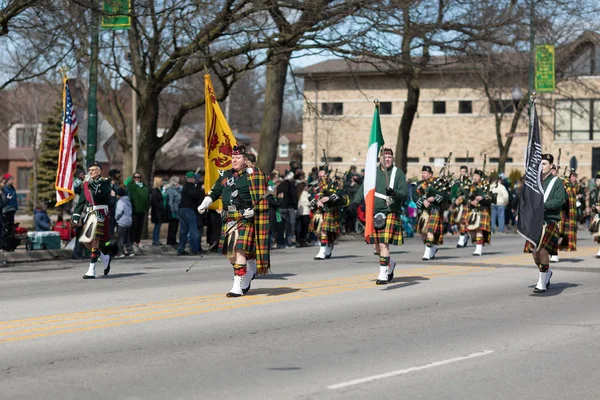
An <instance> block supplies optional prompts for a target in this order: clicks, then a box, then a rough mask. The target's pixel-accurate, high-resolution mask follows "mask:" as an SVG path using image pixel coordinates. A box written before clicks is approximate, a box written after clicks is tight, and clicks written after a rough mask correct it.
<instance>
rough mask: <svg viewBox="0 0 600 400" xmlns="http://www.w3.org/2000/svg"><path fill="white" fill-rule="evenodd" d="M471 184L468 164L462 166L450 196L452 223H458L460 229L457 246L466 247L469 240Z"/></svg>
mask: <svg viewBox="0 0 600 400" xmlns="http://www.w3.org/2000/svg"><path fill="white" fill-rule="evenodd" d="M470 186H471V179H470V178H469V169H468V167H467V166H466V165H462V166H461V167H460V175H459V177H458V178H457V179H456V180H455V181H454V185H452V190H451V192H450V198H451V200H452V207H453V210H452V223H454V224H456V227H457V229H458V233H459V235H460V236H459V237H458V243H457V244H456V247H457V248H461V247H466V246H467V243H468V242H469V230H468V229H467V222H468V217H469V212H468V211H469V210H468V207H469V203H468V194H469V188H470Z"/></svg>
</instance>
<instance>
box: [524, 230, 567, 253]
mask: <svg viewBox="0 0 600 400" xmlns="http://www.w3.org/2000/svg"><path fill="white" fill-rule="evenodd" d="M559 237H560V234H559V228H558V224H557V223H556V222H550V223H548V224H546V231H545V232H544V237H543V238H542V243H541V244H540V249H541V248H544V249H546V250H548V254H550V255H553V254H558V239H559ZM534 250H535V249H534V247H533V245H532V244H531V243H530V242H525V248H524V249H523V252H524V253H533V251H534Z"/></svg>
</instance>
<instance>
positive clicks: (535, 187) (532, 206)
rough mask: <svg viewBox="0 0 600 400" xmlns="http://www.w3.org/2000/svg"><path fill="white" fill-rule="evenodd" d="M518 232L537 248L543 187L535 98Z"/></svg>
mask: <svg viewBox="0 0 600 400" xmlns="http://www.w3.org/2000/svg"><path fill="white" fill-rule="evenodd" d="M517 229H518V232H519V233H520V234H521V236H523V237H524V238H525V239H527V241H529V242H531V243H532V244H533V245H534V246H535V248H536V249H537V248H538V246H539V244H540V242H541V241H542V235H543V231H544V188H543V186H542V142H541V140H540V129H539V124H538V116H537V112H536V110H535V100H533V101H532V102H531V110H530V115H529V139H528V141H527V155H526V158H525V176H524V177H523V187H522V189H521V193H520V195H519V219H518V222H517Z"/></svg>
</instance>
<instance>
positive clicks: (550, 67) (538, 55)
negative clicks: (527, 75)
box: [535, 44, 556, 92]
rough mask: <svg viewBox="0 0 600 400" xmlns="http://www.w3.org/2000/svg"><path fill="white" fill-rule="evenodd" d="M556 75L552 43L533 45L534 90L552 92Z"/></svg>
mask: <svg viewBox="0 0 600 400" xmlns="http://www.w3.org/2000/svg"><path fill="white" fill-rule="evenodd" d="M555 89H556V77H555V74H554V45H551V44H539V45H537V46H535V90H536V91H538V92H554V90H555Z"/></svg>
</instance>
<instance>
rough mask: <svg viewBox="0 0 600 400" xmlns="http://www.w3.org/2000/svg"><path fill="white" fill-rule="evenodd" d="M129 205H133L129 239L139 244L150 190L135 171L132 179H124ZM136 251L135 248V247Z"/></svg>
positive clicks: (136, 244)
mask: <svg viewBox="0 0 600 400" xmlns="http://www.w3.org/2000/svg"><path fill="white" fill-rule="evenodd" d="M125 182H126V183H125V186H126V187H127V192H128V193H129V199H130V200H131V206H132V207H133V224H132V225H131V239H132V241H133V243H134V245H135V246H137V247H138V249H139V246H140V241H141V240H142V231H143V229H144V219H145V218H146V213H147V212H148V210H149V209H150V191H149V190H148V186H146V184H145V183H144V181H143V180H142V174H141V173H140V172H135V173H134V174H133V179H131V180H130V179H127V181H125ZM136 251H137V249H136Z"/></svg>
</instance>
